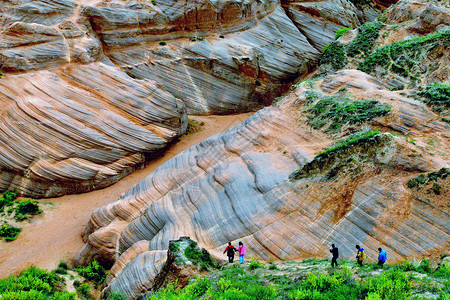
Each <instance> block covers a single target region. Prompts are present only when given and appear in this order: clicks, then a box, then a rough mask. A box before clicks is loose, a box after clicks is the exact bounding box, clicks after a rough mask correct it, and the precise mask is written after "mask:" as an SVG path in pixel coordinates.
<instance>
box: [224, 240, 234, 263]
mask: <svg viewBox="0 0 450 300" xmlns="http://www.w3.org/2000/svg"><path fill="white" fill-rule="evenodd" d="M236 251H237V249H236V248H235V247H234V246H232V245H231V242H228V246H227V247H226V248H225V251H223V253H225V252H226V253H227V256H228V262H229V263H230V264H232V263H233V260H234V252H236Z"/></svg>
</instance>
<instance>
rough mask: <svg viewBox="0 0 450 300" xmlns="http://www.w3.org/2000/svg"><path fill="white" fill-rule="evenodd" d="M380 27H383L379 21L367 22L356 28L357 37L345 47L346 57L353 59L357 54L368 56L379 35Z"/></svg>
mask: <svg viewBox="0 0 450 300" xmlns="http://www.w3.org/2000/svg"><path fill="white" fill-rule="evenodd" d="M381 27H383V23H381V22H379V21H375V22H367V23H365V24H363V25H362V26H360V27H358V35H357V36H356V38H355V39H354V40H353V41H352V42H350V43H349V44H348V45H347V46H346V53H347V55H348V56H351V57H353V56H356V55H358V54H365V55H368V54H370V53H371V52H372V49H373V48H374V46H375V42H376V40H377V38H378V35H379V34H380V29H381Z"/></svg>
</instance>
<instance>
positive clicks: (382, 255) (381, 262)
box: [378, 248, 387, 266]
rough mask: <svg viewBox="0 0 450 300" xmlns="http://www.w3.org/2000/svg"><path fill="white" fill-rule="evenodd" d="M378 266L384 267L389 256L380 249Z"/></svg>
mask: <svg viewBox="0 0 450 300" xmlns="http://www.w3.org/2000/svg"><path fill="white" fill-rule="evenodd" d="M378 252H379V254H378V265H379V266H382V265H384V263H385V262H386V259H387V256H386V251H384V250H383V249H381V248H378Z"/></svg>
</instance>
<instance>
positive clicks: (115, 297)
mask: <svg viewBox="0 0 450 300" xmlns="http://www.w3.org/2000/svg"><path fill="white" fill-rule="evenodd" d="M127 299H128V298H127V297H125V295H124V294H121V293H116V292H112V293H110V294H109V295H108V298H106V300H127Z"/></svg>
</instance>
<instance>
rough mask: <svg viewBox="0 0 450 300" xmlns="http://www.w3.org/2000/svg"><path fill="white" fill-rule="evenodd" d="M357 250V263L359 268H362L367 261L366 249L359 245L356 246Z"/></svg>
mask: <svg viewBox="0 0 450 300" xmlns="http://www.w3.org/2000/svg"><path fill="white" fill-rule="evenodd" d="M356 249H357V250H358V252H356V261H357V262H358V264H359V266H361V267H362V263H363V261H364V260H365V259H366V253H365V252H364V248H363V247H360V246H359V245H356Z"/></svg>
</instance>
